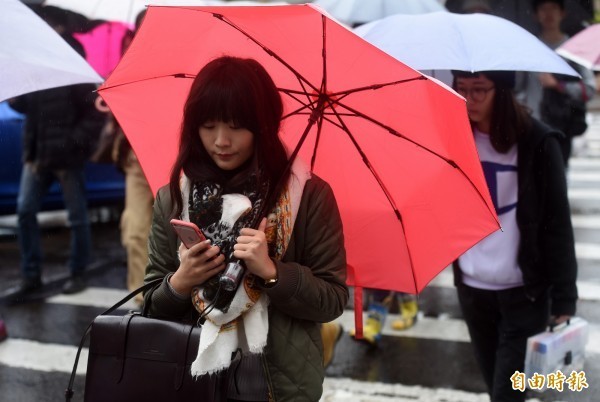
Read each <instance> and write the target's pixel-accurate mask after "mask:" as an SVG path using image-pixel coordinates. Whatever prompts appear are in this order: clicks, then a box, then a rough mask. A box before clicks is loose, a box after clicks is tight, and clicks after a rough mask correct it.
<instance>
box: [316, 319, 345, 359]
mask: <svg viewBox="0 0 600 402" xmlns="http://www.w3.org/2000/svg"><path fill="white" fill-rule="evenodd" d="M342 332H344V329H343V328H342V326H341V325H340V324H338V323H337V322H326V323H324V324H322V325H321V340H322V341H323V367H327V366H329V364H330V363H331V360H333V352H334V350H335V345H336V344H337V342H338V341H339V340H340V338H341V336H342Z"/></svg>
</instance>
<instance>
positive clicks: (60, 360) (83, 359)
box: [0, 334, 88, 374]
mask: <svg viewBox="0 0 600 402" xmlns="http://www.w3.org/2000/svg"><path fill="white" fill-rule="evenodd" d="M9 335H10V334H9ZM76 354H77V348H76V347H75V346H70V345H59V344H54V343H41V342H37V341H30V340H27V339H14V338H10V336H9V338H7V339H5V340H4V341H2V342H0V364H4V365H7V366H10V367H16V368H24V369H29V370H37V371H45V372H52V371H57V372H61V373H71V370H72V369H73V362H74V361H75V355H76ZM87 359H88V349H87V348H84V349H82V350H81V356H80V358H79V365H78V366H77V374H85V372H86V366H87Z"/></svg>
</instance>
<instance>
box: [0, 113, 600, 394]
mask: <svg viewBox="0 0 600 402" xmlns="http://www.w3.org/2000/svg"><path fill="white" fill-rule="evenodd" d="M586 136H587V138H586V139H585V141H586V142H587V144H584V146H583V148H581V149H580V151H579V152H580V153H579V155H578V156H577V157H576V158H575V159H574V160H573V164H572V167H571V170H570V172H569V189H570V198H571V204H572V210H573V222H574V228H575V236H576V241H577V245H576V247H577V255H578V262H579V282H578V286H579V291H580V301H579V303H578V315H579V316H581V317H583V318H585V319H586V320H588V321H589V322H590V324H591V325H590V331H591V332H590V340H589V342H588V347H587V356H586V363H585V366H584V371H585V373H586V378H587V380H588V383H589V388H588V389H585V390H583V391H582V392H572V391H564V392H563V393H558V392H556V391H553V392H544V393H542V394H540V393H532V394H531V395H530V397H531V398H535V399H532V400H536V401H543V402H558V401H561V402H562V401H569V402H597V401H600V309H599V308H598V307H599V303H600V115H598V117H596V118H595V120H594V125H593V133H592V134H590V135H586ZM50 215H51V216H45V217H44V219H43V220H44V222H45V223H44V226H45V229H44V231H43V247H44V257H45V258H44V268H43V269H44V272H43V279H44V281H45V283H46V284H47V285H46V286H45V287H44V289H43V291H41V292H38V294H37V295H36V296H34V297H31V298H28V300H26V301H23V302H21V303H18V304H13V305H6V304H3V303H2V300H1V299H0V316H1V317H2V318H3V319H4V320H5V321H6V324H7V328H8V334H9V338H8V339H7V340H5V341H3V342H0V401H2V402H4V401H7V402H12V401H16V402H21V401H25V402H28V401H40V402H46V401H47V402H50V401H57V400H63V392H64V389H65V387H66V385H67V383H68V379H69V374H70V369H71V366H72V363H73V361H74V353H75V351H76V345H77V344H78V343H79V339H80V337H81V335H82V334H83V331H84V329H85V328H86V326H87V325H88V324H89V323H90V322H91V321H92V320H93V319H94V318H95V317H96V316H97V315H98V314H100V313H101V312H102V311H104V310H105V309H106V308H107V307H109V306H110V305H112V304H114V303H115V302H116V301H118V300H119V299H120V298H121V297H123V296H124V295H125V294H126V291H125V277H126V265H125V253H124V250H123V248H122V247H121V245H120V241H119V227H118V220H116V219H114V216H112V218H113V219H112V220H110V219H108V221H107V217H108V218H110V216H111V214H108V215H107V214H103V213H101V212H99V213H97V215H96V218H95V220H96V221H99V222H98V223H95V224H94V225H93V242H94V260H93V262H92V264H91V266H90V270H89V272H88V278H89V286H90V287H89V288H88V290H86V291H85V292H83V293H82V294H80V295H74V296H62V295H60V287H61V285H62V283H63V282H64V281H65V279H66V278H67V275H68V270H67V267H66V261H67V257H68V248H69V231H68V229H67V228H65V226H64V214H63V216H62V218H61V214H60V213H59V214H50ZM113 215H114V214H113ZM103 221H104V223H101V222H103ZM19 279H20V276H19V253H18V248H17V244H16V236H15V234H14V218H12V221H11V218H6V217H0V294H2V293H4V292H5V291H7V290H8V289H9V288H11V287H13V286H15V285H17V284H18V282H19ZM134 307H135V306H133V307H132V306H130V308H134ZM419 308H420V313H419V321H418V322H417V325H416V326H415V327H413V328H411V329H410V330H408V331H405V332H401V331H394V330H392V329H391V328H390V327H389V322H390V321H391V320H392V318H393V317H390V318H388V322H387V324H386V327H385V328H384V336H383V338H382V340H381V342H380V344H379V345H378V347H372V346H369V345H367V344H365V343H362V342H356V341H354V340H353V339H352V338H351V337H350V336H349V335H348V333H347V332H346V333H345V334H344V335H343V336H342V338H341V340H340V342H339V343H338V345H337V347H336V354H335V357H334V360H333V362H332V364H331V365H330V366H329V367H328V369H327V372H326V374H327V378H326V381H325V391H324V395H323V398H322V401H323V402H325V401H327V402H338V401H359V402H384V401H385V402H389V401H395V402H405V401H412V402H415V401H427V402H469V401H473V402H475V401H476V402H484V401H488V400H489V398H487V396H486V395H485V387H484V384H483V381H482V379H481V376H480V374H479V371H478V368H477V366H476V364H475V360H474V357H473V352H472V350H471V345H470V343H469V339H468V334H467V333H466V329H465V326H464V321H462V315H461V312H460V308H459V306H458V301H457V298H456V291H455V289H454V288H453V286H452V277H451V273H450V272H448V271H444V272H443V273H442V274H440V275H439V276H438V278H436V280H435V281H434V283H432V284H431V285H429V286H428V287H427V288H426V289H425V290H424V291H423V292H422V294H421V295H420V296H419ZM126 311H127V309H121V310H119V312H120V313H125V312H126ZM352 314H353V313H352V311H351V310H348V311H347V312H346V313H345V314H344V315H343V316H342V317H341V318H340V319H339V321H340V322H341V323H342V324H343V325H344V328H345V330H346V331H348V330H350V329H351V328H352V326H353V316H352ZM86 356H87V351H86V350H84V354H83V355H82V361H81V362H80V368H79V371H78V373H79V375H78V376H77V377H76V381H75V390H76V397H75V398H74V401H81V400H82V395H83V389H84V373H85V359H86Z"/></svg>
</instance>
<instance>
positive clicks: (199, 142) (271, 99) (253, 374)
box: [144, 56, 348, 401]
mask: <svg viewBox="0 0 600 402" xmlns="http://www.w3.org/2000/svg"><path fill="white" fill-rule="evenodd" d="M282 114H283V104H282V100H281V97H280V95H279V92H278V90H277V88H276V86H275V83H274V82H273V80H272V79H271V77H270V76H269V74H268V73H267V71H266V70H265V69H264V68H263V67H262V65H260V64H259V63H258V62H256V61H255V60H252V59H241V58H235V57H228V56H223V57H219V58H216V59H214V60H212V61H211V62H209V63H208V64H206V65H205V66H204V67H203V68H202V69H201V70H200V72H199V73H198V75H197V76H196V78H195V79H194V81H193V83H192V85H191V90H190V93H189V95H188V98H187V100H186V102H185V106H184V111H183V122H182V130H181V138H180V142H179V143H180V146H179V153H178V156H177V159H176V162H175V164H174V166H173V169H172V174H171V179H170V183H169V185H168V186H165V187H163V188H161V189H160V190H159V191H158V193H157V196H156V201H155V203H154V215H153V221H152V228H151V231H150V240H149V264H148V268H147V270H146V278H145V282H146V283H148V282H150V281H152V280H155V279H158V278H160V279H162V281H161V283H160V284H159V285H158V286H157V287H155V288H154V289H152V290H150V291H148V292H147V293H146V294H145V298H144V301H145V308H147V309H148V312H149V314H150V315H151V316H154V317H159V318H165V319H171V320H189V321H190V322H193V323H196V322H197V320H198V319H200V320H201V321H202V320H203V319H206V320H205V321H204V324H203V329H202V334H203V337H202V339H203V340H204V342H205V343H204V344H202V345H201V346H202V347H201V348H199V350H200V352H199V355H198V356H197V358H196V360H195V361H194V362H193V364H192V375H205V374H209V373H215V372H221V371H223V370H229V373H228V374H229V375H228V378H229V380H228V381H229V389H228V395H227V396H228V399H229V400H231V401H233V400H236V401H240V400H241V401H268V400H280V401H287V400H289V401H291V400H295V401H318V400H319V399H320V397H321V394H322V392H323V389H322V386H323V379H324V366H323V345H322V340H321V336H320V328H321V323H324V322H330V321H333V320H334V319H336V318H337V317H338V316H340V315H341V314H342V313H343V311H344V308H345V306H346V303H347V301H348V289H347V287H346V284H345V281H346V252H345V248H344V236H343V230H342V221H341V217H340V214H339V211H338V207H337V203H336V201H335V198H334V195H333V191H332V190H331V187H330V186H329V185H328V184H327V183H326V182H324V181H323V180H322V179H320V178H319V177H317V176H316V175H314V174H312V173H311V172H310V170H309V169H308V168H307V167H306V166H304V164H303V163H302V162H301V161H300V160H299V159H297V160H295V161H294V163H293V165H292V166H291V171H290V170H287V169H286V166H288V163H289V162H288V155H287V153H286V150H285V147H284V145H283V143H282V142H281V139H280V137H279V129H280V120H281V117H282ZM234 211H237V212H239V213H238V214H233V212H234ZM263 211H264V212H263ZM265 215H266V216H265ZM267 217H268V219H267ZM172 218H178V219H181V220H184V221H190V222H193V223H195V224H196V225H197V226H198V227H199V228H200V230H201V231H202V232H203V233H204V235H205V236H206V237H207V240H206V241H203V242H200V243H198V244H196V245H194V246H192V247H191V248H189V249H187V248H186V247H185V246H184V245H182V244H180V242H179V240H178V239H177V236H176V234H175V232H174V230H173V228H172V227H171V226H170V220H171V219H172ZM256 222H260V223H259V224H258V225H257V227H256V226H255V224H256ZM232 258H239V259H241V260H242V261H243V262H244V263H245V265H246V274H245V275H244V277H243V278H242V282H241V283H240V285H239V287H237V290H236V291H235V292H227V293H224V290H223V289H222V288H220V286H219V273H220V272H222V271H223V270H224V269H225V267H226V266H227V265H228V263H229V262H231V261H232ZM230 293H232V294H233V298H232V299H225V300H227V302H226V303H225V304H224V303H222V301H223V299H222V298H221V296H223V295H229V294H230ZM210 306H212V308H211V307H210ZM205 334H215V336H214V337H212V336H210V335H207V336H204V335H205ZM203 340H201V342H203ZM238 350H241V352H242V353H241V356H240V353H235V352H236V351H238ZM207 353H210V354H211V356H212V358H210V359H208V358H206V357H205V355H206V354H207ZM233 354H235V356H236V358H235V360H234V362H232V355H233ZM230 366H231V369H230V368H229V367H230ZM201 397H202V396H201V395H199V398H200V399H202V398H201Z"/></svg>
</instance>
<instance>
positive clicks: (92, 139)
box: [10, 38, 105, 169]
mask: <svg viewBox="0 0 600 402" xmlns="http://www.w3.org/2000/svg"><path fill="white" fill-rule="evenodd" d="M66 39H69V40H67V41H68V42H69V44H71V45H72V46H73V47H74V48H75V50H77V51H78V52H80V53H81V52H83V48H81V45H79V46H77V45H78V43H76V42H75V41H74V39H72V38H66ZM95 89H96V86H95V85H94V84H78V85H69V86H64V87H58V88H52V89H46V90H43V91H37V92H32V93H29V94H25V95H22V96H20V97H18V98H16V99H14V100H12V101H11V102H10V105H11V107H12V108H13V109H15V110H16V111H18V112H21V113H24V114H25V125H24V129H23V130H24V131H23V162H33V163H35V164H36V166H37V168H38V169H66V168H78V167H83V165H84V163H85V162H86V161H87V160H88V158H89V156H90V155H91V152H92V151H93V149H94V147H95V146H96V143H97V141H98V136H99V134H100V130H101V129H102V125H103V123H104V119H105V117H104V114H103V113H101V112H99V111H98V110H97V109H96V108H95V106H94V101H95V99H96V96H97V95H96V94H95V93H94V92H93V91H94V90H95Z"/></svg>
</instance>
